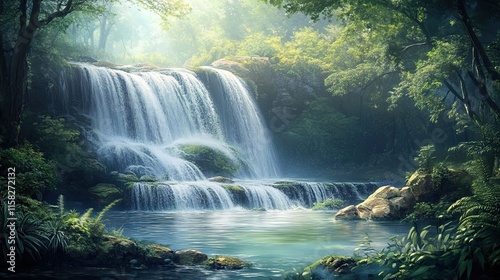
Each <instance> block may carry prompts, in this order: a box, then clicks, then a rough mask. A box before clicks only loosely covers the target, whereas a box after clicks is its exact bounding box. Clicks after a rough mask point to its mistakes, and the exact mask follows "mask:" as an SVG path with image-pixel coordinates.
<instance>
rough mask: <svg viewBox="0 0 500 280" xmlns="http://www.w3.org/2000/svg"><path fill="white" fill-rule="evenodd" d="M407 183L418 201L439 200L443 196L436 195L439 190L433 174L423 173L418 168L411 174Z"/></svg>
mask: <svg viewBox="0 0 500 280" xmlns="http://www.w3.org/2000/svg"><path fill="white" fill-rule="evenodd" d="M407 184H408V186H410V188H411V191H412V193H413V195H414V196H415V200H417V201H421V202H422V201H426V202H430V201H437V200H439V198H440V197H441V196H440V195H436V194H437V193H438V190H437V188H436V186H435V184H434V183H433V182H432V176H431V174H426V173H422V172H420V171H418V170H417V171H415V172H414V173H413V174H412V175H411V176H410V178H409V179H408V182H407Z"/></svg>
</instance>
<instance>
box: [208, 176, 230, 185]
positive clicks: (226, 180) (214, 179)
mask: <svg viewBox="0 0 500 280" xmlns="http://www.w3.org/2000/svg"><path fill="white" fill-rule="evenodd" d="M208 181H210V182H217V183H225V184H232V183H234V181H233V180H232V179H230V178H226V177H223V176H215V177H212V178H209V179H208Z"/></svg>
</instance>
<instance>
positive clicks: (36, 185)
mask: <svg viewBox="0 0 500 280" xmlns="http://www.w3.org/2000/svg"><path fill="white" fill-rule="evenodd" d="M8 168H15V175H16V176H15V182H16V185H15V187H16V194H17V195H18V196H20V195H24V196H29V197H31V196H37V197H41V194H42V192H43V191H44V190H46V189H54V187H55V184H56V182H57V176H56V170H55V167H54V164H53V163H52V162H50V161H47V160H46V159H45V158H44V156H43V154H42V153H40V152H37V151H35V150H34V149H33V147H32V146H31V145H29V144H25V145H22V146H20V147H18V148H9V149H6V150H0V170H1V172H2V173H1V175H0V182H1V183H2V185H7V184H6V183H4V180H6V178H7V170H8Z"/></svg>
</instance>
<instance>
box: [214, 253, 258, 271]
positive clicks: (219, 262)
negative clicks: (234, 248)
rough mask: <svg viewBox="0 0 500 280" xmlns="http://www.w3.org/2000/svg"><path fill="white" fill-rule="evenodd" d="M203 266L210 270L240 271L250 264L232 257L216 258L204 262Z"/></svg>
mask: <svg viewBox="0 0 500 280" xmlns="http://www.w3.org/2000/svg"><path fill="white" fill-rule="evenodd" d="M205 265H206V266H207V267H208V268H210V269H242V268H244V267H249V266H251V264H250V263H248V262H245V261H242V260H240V259H238V258H234V257H226V256H217V257H214V258H209V259H208V260H206V261H205Z"/></svg>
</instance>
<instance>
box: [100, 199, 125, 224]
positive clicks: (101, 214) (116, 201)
mask: <svg viewBox="0 0 500 280" xmlns="http://www.w3.org/2000/svg"><path fill="white" fill-rule="evenodd" d="M120 201H121V199H117V200H115V201H113V202H111V203H110V204H108V206H106V207H104V209H102V210H101V212H100V213H99V215H97V218H95V220H94V222H95V223H99V222H100V221H101V220H102V217H103V216H104V214H106V212H108V211H109V210H110V209H111V208H113V206H115V205H116V204H117V203H118V202H120Z"/></svg>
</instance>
